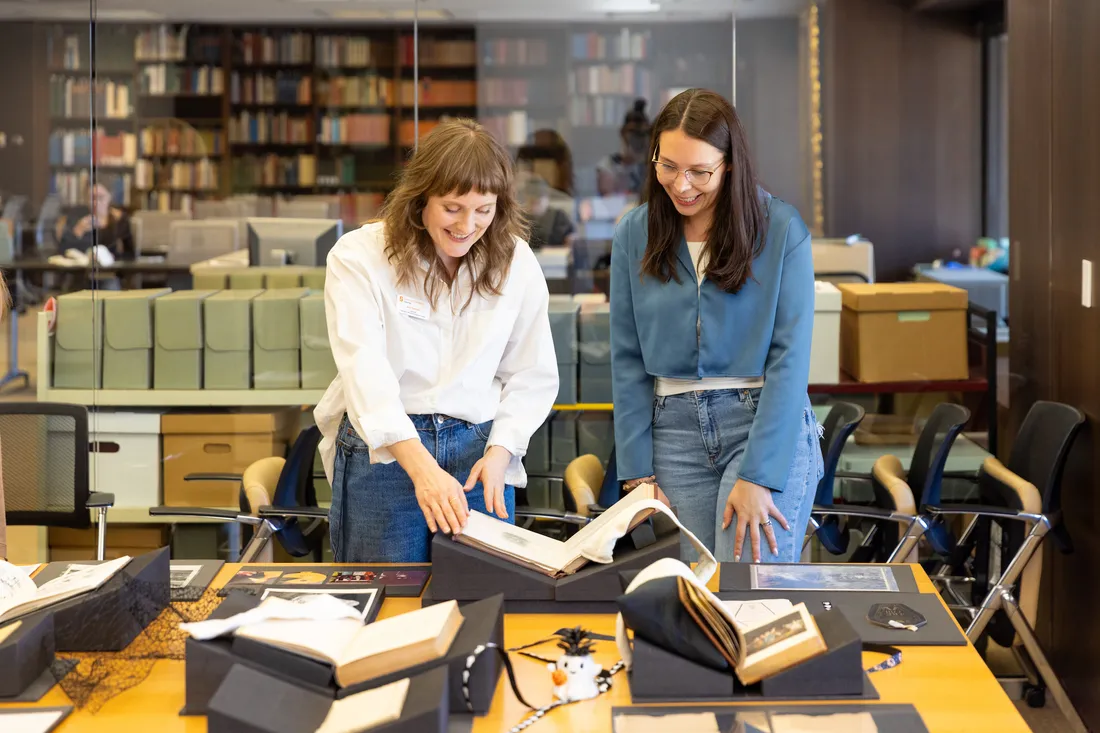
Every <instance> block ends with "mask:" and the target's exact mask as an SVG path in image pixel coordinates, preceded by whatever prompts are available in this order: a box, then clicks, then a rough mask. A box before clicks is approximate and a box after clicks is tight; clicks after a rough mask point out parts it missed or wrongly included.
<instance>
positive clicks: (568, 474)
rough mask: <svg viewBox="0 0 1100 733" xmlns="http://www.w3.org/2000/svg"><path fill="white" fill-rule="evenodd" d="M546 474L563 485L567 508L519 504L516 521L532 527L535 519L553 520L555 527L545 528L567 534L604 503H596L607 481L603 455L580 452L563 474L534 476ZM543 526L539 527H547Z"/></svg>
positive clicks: (598, 512) (536, 521)
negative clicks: (522, 521) (601, 458)
mask: <svg viewBox="0 0 1100 733" xmlns="http://www.w3.org/2000/svg"><path fill="white" fill-rule="evenodd" d="M534 478H545V479H548V480H549V481H550V482H551V483H560V484H561V485H562V501H563V503H564V505H565V509H564V510H560V509H553V508H550V507H531V506H518V505H517V506H516V522H517V523H519V522H520V521H521V520H525V521H524V526H525V527H527V528H528V529H531V528H533V525H535V523H552V524H554V525H556V527H554V528H553V529H550V530H549V531H545V533H546V534H549V535H555V536H568V535H571V534H573V533H574V532H576V531H577V529H578V528H580V527H583V526H584V525H586V524H588V523H589V522H591V521H592V520H593V519H595V518H596V517H597V516H599V515H600V513H601V512H603V511H604V509H605V507H603V506H601V505H600V504H599V503H597V497H598V496H599V495H600V487H601V486H602V485H603V482H604V468H603V463H601V462H600V459H599V458H598V457H597V456H595V455H593V454H591V453H588V454H585V455H583V456H577V457H576V458H574V459H573V460H572V461H570V462H569V465H568V466H566V467H565V473H564V475H562V476H534ZM545 529H546V528H545V527H540V530H545Z"/></svg>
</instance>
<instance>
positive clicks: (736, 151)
mask: <svg viewBox="0 0 1100 733" xmlns="http://www.w3.org/2000/svg"><path fill="white" fill-rule="evenodd" d="M669 130H683V132H684V134H686V135H687V136H689V137H693V138H696V139H698V140H703V141H704V142H707V143H710V144H711V145H713V146H714V147H716V148H717V149H719V150H721V151H722V152H723V153H724V154H725V161H726V164H725V167H724V169H723V170H722V171H721V173H720V175H721V176H722V184H721V188H720V189H718V196H717V200H716V201H715V208H714V220H713V221H712V223H711V226H710V231H708V232H707V241H706V244H705V245H704V251H705V252H706V253H707V270H706V275H707V279H708V280H710V281H712V282H713V283H714V284H715V285H717V286H718V287H720V288H721V289H722V290H724V291H726V292H727V293H736V292H737V291H738V290H740V289H741V286H743V285H744V284H745V281H746V280H748V279H749V278H750V277H752V260H753V258H754V257H755V256H756V255H758V254H760V250H761V249H763V247H764V239H765V236H764V235H765V233H766V230H767V221H766V219H765V214H764V205H763V202H762V201H761V200H760V196H759V194H758V193H757V181H756V173H755V171H754V170H753V164H752V159H751V156H750V155H749V144H748V140H747V139H746V135H745V128H744V127H742V126H741V120H740V118H739V117H738V116H737V112H736V111H735V110H734V108H733V105H732V104H730V103H729V102H728V101H726V99H725V98H724V97H723V96H722V95H720V94H716V93H715V92H711V91H708V90H706V89H688V90H686V91H684V92H681V93H680V94H677V95H676V96H675V97H673V98H672V99H671V100H670V101H669V103H668V104H666V105H665V108H664V109H663V110H661V113H660V114H659V115H658V116H657V119H656V120H654V122H653V134H652V136H651V138H650V144H649V148H650V151H651V152H656V151H657V147H658V144H659V142H660V139H661V133H662V132H667V131H669ZM644 198H645V200H646V201H647V202H648V203H649V241H648V243H647V245H646V251H645V256H644V257H643V258H642V273H643V274H644V275H650V276H652V277H655V278H659V279H660V280H662V281H664V282H668V281H669V280H670V279H675V280H676V282H677V283H679V282H680V278H679V276H678V275H677V274H676V253H677V251H678V250H679V248H680V240H681V238H682V237H683V232H684V222H683V217H682V216H680V213H679V212H678V211H676V206H675V205H674V204H673V203H672V199H671V198H669V196H668V192H666V191H665V189H664V187H663V186H661V184H660V183H659V182H658V181H657V170H656V168H655V167H654V166H653V165H652V164H650V165H649V173H648V174H647V175H646V187H645V194H644Z"/></svg>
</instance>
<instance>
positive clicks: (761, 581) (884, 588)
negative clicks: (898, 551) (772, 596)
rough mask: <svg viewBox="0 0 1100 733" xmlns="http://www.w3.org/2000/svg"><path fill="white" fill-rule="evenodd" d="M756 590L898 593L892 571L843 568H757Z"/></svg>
mask: <svg viewBox="0 0 1100 733" xmlns="http://www.w3.org/2000/svg"><path fill="white" fill-rule="evenodd" d="M751 575H752V590H815V591H816V590H820V591H877V592H893V593H896V592H897V590H898V583H897V580H895V579H894V572H893V570H891V569H890V568H888V567H881V566H878V567H876V566H853V567H845V566H843V565H813V564H808V565H794V564H784V563H776V564H769V565H753V566H752V568H751Z"/></svg>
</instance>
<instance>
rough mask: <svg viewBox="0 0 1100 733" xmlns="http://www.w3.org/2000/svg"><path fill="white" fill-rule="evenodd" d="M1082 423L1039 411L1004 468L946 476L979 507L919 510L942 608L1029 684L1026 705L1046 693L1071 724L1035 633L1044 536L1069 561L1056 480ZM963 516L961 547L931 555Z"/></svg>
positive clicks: (995, 464) (1043, 406)
mask: <svg viewBox="0 0 1100 733" xmlns="http://www.w3.org/2000/svg"><path fill="white" fill-rule="evenodd" d="M1084 424H1085V416H1084V414H1083V413H1082V412H1081V411H1080V410H1078V409H1077V408H1075V407H1072V406H1070V405H1064V404H1060V403H1056V402H1044V401H1040V402H1036V403H1035V404H1034V405H1032V407H1031V409H1030V410H1029V411H1028V413H1027V415H1026V416H1025V418H1024V422H1023V424H1022V425H1021V426H1020V432H1019V434H1018V435H1017V436H1016V440H1015V442H1014V443H1013V446H1012V453H1011V455H1010V456H1009V459H1008V464H1007V465H1005V464H1002V463H1001V462H1000V461H998V460H997V459H996V458H995V457H993V456H990V457H989V458H986V459H985V461H984V462H983V464H982V467H981V469H980V470H979V471H978V472H977V473H976V474H972V475H970V476H960V475H958V474H951V477H952V478H968V479H969V480H971V481H973V482H975V483H976V485H977V487H978V493H979V497H980V498H979V502H980V503H977V504H970V503H968V504H940V503H939V502H928V503H927V504H926V506H924V507H923V508H922V511H923V513H924V515H925V516H926V517H927V521H928V522H929V524H930V530H929V536H930V537H932V538H936V539H935V541H934V542H933V543H932V544H933V549H934V550H936V551H937V553H938V554H939V555H940V556H941V557H943V558H944V560H943V564H942V566H941V567H940V568H939V569H938V570H937V571H935V572H933V573H930V575H931V577H932V581H933V582H934V583H936V585H937V586H938V587H939V588H940V590H941V593H942V595H944V597H945V600H947V601H948V602H949V603H952V602H954V603H952V610H953V611H955V612H956V614H957V615H960V616H962V617H963V622H964V623H966V624H967V627H966V635H967V637H969V639H970V641H971V642H973V643H974V644H975V645H976V646H981V647H984V648H985V649H986V651H987V654H988V653H989V652H991V651H992V650H991V648H990V643H993V644H995V645H996V646H999V647H1002V648H1004V649H1007V650H1011V652H1012V653H1013V655H1014V656H1015V658H1016V660H1017V661H1018V662H1019V666H1020V667H1022V668H1023V670H1024V671H1025V673H1026V676H1027V678H1028V682H1029V685H1030V686H1029V687H1028V688H1027V700H1028V703H1029V704H1031V705H1032V706H1034V707H1042V705H1043V701H1044V698H1045V693H1046V691H1050V692H1051V694H1052V695H1053V696H1054V697H1055V701H1056V702H1057V704H1058V706H1059V708H1060V709H1061V710H1062V712H1063V714H1064V715H1065V716H1066V718H1067V719H1068V720H1070V721H1071V722H1076V723H1078V724H1079V723H1080V718H1079V717H1078V716H1077V714H1076V711H1074V709H1073V706H1072V704H1071V703H1070V701H1069V699H1068V698H1067V697H1066V694H1065V691H1064V690H1063V689H1062V687H1061V685H1060V684H1059V682H1058V679H1057V676H1056V675H1055V674H1054V672H1053V670H1052V668H1051V666H1050V663H1049V662H1048V661H1047V659H1046V656H1045V655H1044V653H1043V651H1042V648H1041V647H1040V646H1039V642H1038V639H1037V638H1036V637H1035V632H1034V631H1033V628H1034V625H1035V623H1036V619H1037V617H1038V607H1039V590H1040V579H1041V575H1042V571H1043V556H1042V553H1041V552H1039V550H1040V547H1041V544H1042V542H1043V539H1044V538H1045V537H1046V536H1047V535H1049V536H1050V537H1052V538H1053V539H1054V542H1055V545H1056V546H1057V548H1058V549H1059V551H1061V552H1062V553H1067V554H1068V553H1070V552H1073V542H1072V539H1071V538H1070V535H1069V531H1068V529H1067V527H1066V524H1065V522H1063V520H1062V473H1063V470H1064V468H1065V465H1066V461H1067V459H1068V457H1069V452H1070V448H1071V447H1072V445H1073V442H1074V440H1075V439H1076V437H1077V435H1078V434H1079V433H1080V430H1081V427H1082V426H1083V425H1084ZM960 515H964V516H972V517H973V519H972V520H971V521H970V523H969V525H968V526H967V529H966V532H965V533H964V534H963V535H962V537H961V539H960V540H959V542H958V544H957V545H951V546H937V545H938V543H939V542H940V541H941V540H940V539H938V538H939V537H940V533H939V532H937V531H936V530H938V529H939V528H941V527H943V526H944V518H945V517H951V516H960ZM966 585H969V586H970V587H969V589H966V588H965V586H966ZM967 591H968V592H967ZM1044 686H1045V689H1044ZM1076 729H1077V730H1084V728H1083V727H1082V726H1077V728H1076Z"/></svg>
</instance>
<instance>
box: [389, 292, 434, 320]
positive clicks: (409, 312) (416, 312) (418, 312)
mask: <svg viewBox="0 0 1100 733" xmlns="http://www.w3.org/2000/svg"><path fill="white" fill-rule="evenodd" d="M397 312H398V313H400V314H401V315H403V316H409V317H410V318H419V319H420V320H422V321H426V320H428V314H429V313H430V310H429V309H428V304H427V303H425V302H424V301H423V300H417V299H416V298H410V297H409V296H407V295H398V296H397Z"/></svg>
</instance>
